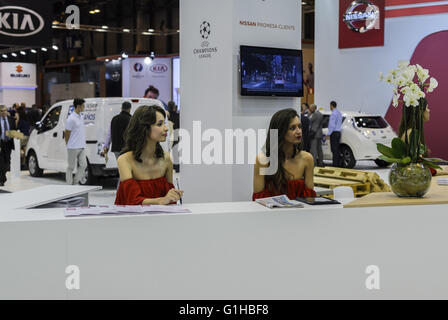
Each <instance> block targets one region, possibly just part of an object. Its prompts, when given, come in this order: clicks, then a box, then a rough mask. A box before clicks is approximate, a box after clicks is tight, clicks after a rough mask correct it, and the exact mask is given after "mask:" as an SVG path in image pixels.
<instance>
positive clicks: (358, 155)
mask: <svg viewBox="0 0 448 320" xmlns="http://www.w3.org/2000/svg"><path fill="white" fill-rule="evenodd" d="M321 113H322V114H323V116H324V122H323V134H324V136H325V135H326V134H327V133H328V122H329V120H330V114H331V112H330V111H321ZM341 113H342V117H343V118H342V119H343V120H342V130H341V144H340V153H341V159H342V166H343V167H344V168H353V167H354V166H355V165H356V161H360V160H372V161H375V163H376V164H377V165H378V166H379V167H381V168H383V167H387V166H388V165H389V163H388V162H386V161H383V160H380V159H378V158H379V156H380V153H379V152H378V150H377V147H376V144H377V143H382V144H384V145H388V146H390V145H391V142H392V139H393V138H396V137H397V135H396V134H395V132H394V130H393V129H392V127H391V126H390V125H389V124H388V123H387V122H386V120H384V118H383V117H382V116H379V115H370V114H364V113H358V112H341ZM322 151H323V154H324V160H332V159H333V154H332V153H331V147H330V140H325V142H323V143H322Z"/></svg>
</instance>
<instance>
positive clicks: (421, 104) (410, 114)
mask: <svg viewBox="0 0 448 320" xmlns="http://www.w3.org/2000/svg"><path fill="white" fill-rule="evenodd" d="M380 81H385V82H387V83H389V84H391V85H392V86H393V92H394V97H393V101H392V105H393V106H394V107H395V108H397V107H398V105H399V103H400V102H403V107H402V116H403V120H404V121H403V123H404V137H403V138H404V139H403V140H404V141H403V140H402V139H401V137H398V138H395V139H393V140H392V145H391V147H387V146H385V145H383V144H381V143H378V144H377V149H378V151H379V152H380V153H381V154H382V156H380V159H382V160H384V161H387V162H389V163H394V162H395V163H398V164H400V165H408V164H410V163H419V162H422V163H423V164H424V165H425V166H427V167H430V168H433V169H436V168H440V167H439V166H438V165H437V164H436V163H437V162H439V161H442V160H441V159H435V158H425V154H426V152H427V149H426V144H425V141H424V138H423V137H424V134H423V133H424V124H423V122H424V120H423V118H424V112H425V110H426V107H427V105H428V102H427V100H426V95H427V94H428V93H431V92H433V91H434V89H436V88H437V86H438V82H437V80H436V79H435V78H432V77H430V76H429V70H428V69H424V68H423V67H422V66H420V65H419V64H416V65H410V64H409V61H400V62H399V63H398V68H397V69H393V70H391V71H389V73H388V74H387V76H385V77H384V76H383V74H382V73H380ZM406 119H410V121H406ZM408 126H409V127H408Z"/></svg>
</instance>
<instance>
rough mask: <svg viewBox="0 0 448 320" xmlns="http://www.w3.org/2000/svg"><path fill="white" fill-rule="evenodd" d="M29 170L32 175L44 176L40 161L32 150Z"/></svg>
mask: <svg viewBox="0 0 448 320" xmlns="http://www.w3.org/2000/svg"><path fill="white" fill-rule="evenodd" d="M28 171H29V172H30V175H31V176H32V177H42V175H43V174H44V170H42V169H41V168H39V162H38V161H37V156H36V153H35V152H34V151H31V152H30V153H29V155H28Z"/></svg>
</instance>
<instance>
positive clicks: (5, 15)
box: [0, 6, 45, 37]
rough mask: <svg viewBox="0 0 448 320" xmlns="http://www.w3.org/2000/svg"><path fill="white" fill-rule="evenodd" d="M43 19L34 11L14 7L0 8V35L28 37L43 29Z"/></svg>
mask: <svg viewBox="0 0 448 320" xmlns="http://www.w3.org/2000/svg"><path fill="white" fill-rule="evenodd" d="M44 25H45V22H44V19H43V18H42V17H41V16H40V15H39V14H38V13H37V12H35V11H33V10H31V9H28V8H23V7H16V6H5V7H0V34H4V35H7V36H12V37H28V36H31V35H33V34H36V33H38V32H40V31H41V30H42V29H43V28H44Z"/></svg>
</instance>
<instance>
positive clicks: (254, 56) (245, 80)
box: [240, 46, 303, 97]
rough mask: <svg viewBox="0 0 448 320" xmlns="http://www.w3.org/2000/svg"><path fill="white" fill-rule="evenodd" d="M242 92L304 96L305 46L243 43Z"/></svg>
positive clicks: (242, 93) (241, 56) (243, 93)
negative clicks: (286, 47) (303, 60)
mask: <svg viewBox="0 0 448 320" xmlns="http://www.w3.org/2000/svg"><path fill="white" fill-rule="evenodd" d="M240 64H241V65H240V70H241V72H240V73H241V95H242V96H281V97H303V73H302V71H303V66H302V64H303V62H302V50H293V49H280V48H266V47H251V46H241V47H240Z"/></svg>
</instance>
